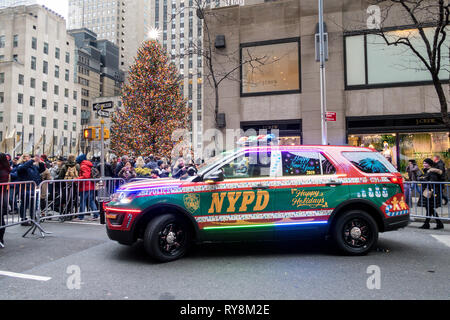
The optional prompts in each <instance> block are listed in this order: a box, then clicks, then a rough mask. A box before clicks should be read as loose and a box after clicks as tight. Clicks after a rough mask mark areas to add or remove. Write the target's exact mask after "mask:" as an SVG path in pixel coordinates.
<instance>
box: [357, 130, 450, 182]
mask: <svg viewBox="0 0 450 320" xmlns="http://www.w3.org/2000/svg"><path fill="white" fill-rule="evenodd" d="M397 139H398V142H397ZM385 142H387V148H386V147H385ZM348 144H349V145H351V146H358V147H369V148H373V149H375V150H377V151H379V152H380V153H381V154H382V155H383V156H385V158H387V159H388V158H389V154H392V161H391V163H392V164H393V165H394V166H395V167H396V168H397V170H398V171H400V172H403V173H404V172H405V171H406V167H407V165H408V160H411V159H415V160H416V162H417V164H418V165H419V167H420V168H421V169H423V168H422V166H423V160H424V159H426V158H433V156H435V155H439V156H440V157H441V159H442V160H443V161H444V162H445V166H446V168H450V138H449V134H448V133H447V132H419V133H374V134H352V135H349V136H348ZM397 145H398V148H399V150H398V152H397ZM387 150H390V151H387Z"/></svg>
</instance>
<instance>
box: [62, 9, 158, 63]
mask: <svg viewBox="0 0 450 320" xmlns="http://www.w3.org/2000/svg"><path fill="white" fill-rule="evenodd" d="M149 14H150V0H121V1H119V0H69V18H68V20H69V21H68V25H69V29H79V28H87V29H89V30H92V31H93V32H95V33H96V34H97V36H98V39H106V40H109V41H111V42H112V43H114V44H116V45H117V46H118V47H119V59H120V67H121V69H122V70H125V71H126V70H128V68H129V66H130V65H131V64H132V63H133V62H134V57H135V56H136V53H137V50H138V49H139V47H140V45H141V43H142V41H144V40H145V39H146V38H147V34H148V32H149V30H150V29H149V28H150V25H149V23H150V20H149V18H150V17H149Z"/></svg>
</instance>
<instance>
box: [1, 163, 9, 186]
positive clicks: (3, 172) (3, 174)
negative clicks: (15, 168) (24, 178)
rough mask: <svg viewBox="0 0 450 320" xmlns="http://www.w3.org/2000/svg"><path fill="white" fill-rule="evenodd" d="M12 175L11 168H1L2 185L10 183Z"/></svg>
mask: <svg viewBox="0 0 450 320" xmlns="http://www.w3.org/2000/svg"><path fill="white" fill-rule="evenodd" d="M10 173H11V168H9V167H8V168H0V183H8V182H9V175H10ZM0 191H1V190H0Z"/></svg>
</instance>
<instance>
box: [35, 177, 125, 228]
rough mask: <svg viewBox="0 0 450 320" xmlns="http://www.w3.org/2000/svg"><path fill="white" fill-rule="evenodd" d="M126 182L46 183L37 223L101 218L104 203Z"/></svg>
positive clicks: (82, 181)
mask: <svg viewBox="0 0 450 320" xmlns="http://www.w3.org/2000/svg"><path fill="white" fill-rule="evenodd" d="M124 183H125V181H124V180H123V179H120V178H104V179H101V178H98V179H75V180H46V181H43V182H42V183H41V184H40V185H39V191H38V193H39V196H40V206H39V208H38V214H37V221H38V222H39V223H40V222H41V221H46V220H50V219H58V220H59V221H61V222H64V221H66V220H69V219H71V218H73V217H76V216H79V217H80V218H84V216H85V215H95V216H97V215H99V212H100V209H101V203H102V202H105V201H107V200H108V199H109V198H110V196H111V195H112V194H113V193H114V192H115V190H116V189H117V188H119V187H120V186H121V185H122V184H124Z"/></svg>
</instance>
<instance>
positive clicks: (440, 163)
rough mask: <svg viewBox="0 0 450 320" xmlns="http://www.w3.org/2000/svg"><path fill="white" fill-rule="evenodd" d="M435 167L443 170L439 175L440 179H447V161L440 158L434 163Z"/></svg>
mask: <svg viewBox="0 0 450 320" xmlns="http://www.w3.org/2000/svg"><path fill="white" fill-rule="evenodd" d="M434 167H435V168H437V169H439V170H441V171H442V173H441V175H440V177H439V181H445V163H444V161H442V160H439V161H438V162H436V163H435V164H434Z"/></svg>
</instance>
